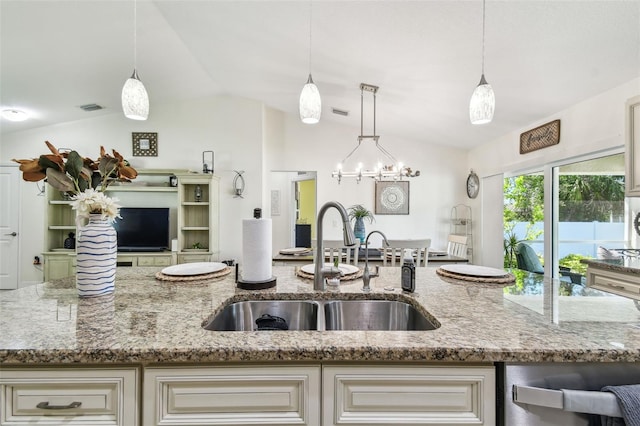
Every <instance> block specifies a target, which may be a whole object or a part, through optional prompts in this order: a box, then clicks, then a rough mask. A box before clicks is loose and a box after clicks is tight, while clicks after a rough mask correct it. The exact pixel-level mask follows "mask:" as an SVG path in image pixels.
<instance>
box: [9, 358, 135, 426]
mask: <svg viewBox="0 0 640 426" xmlns="http://www.w3.org/2000/svg"><path fill="white" fill-rule="evenodd" d="M138 392H139V388H138V369H137V368H133V367H131V368H114V369H106V368H105V369H101V368H100V369H94V368H77V367H74V368H58V369H50V368H29V369H24V368H15V369H13V368H3V369H2V373H1V374H0V401H1V404H2V405H1V406H0V425H2V426H9V425H11V426H17V425H33V424H38V425H60V424H65V425H78V426H80V425H81V426H93V425H101V426H111V425H113V426H135V425H138V424H139V420H138V419H139V413H140V412H139V410H138V405H139V401H138Z"/></svg>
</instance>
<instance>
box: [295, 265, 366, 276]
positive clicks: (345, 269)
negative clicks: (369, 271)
mask: <svg viewBox="0 0 640 426" xmlns="http://www.w3.org/2000/svg"><path fill="white" fill-rule="evenodd" d="M315 267H316V264H315V263H309V264H308V265H304V266H303V267H302V268H300V270H301V271H302V272H306V273H307V274H311V275H313V274H314V273H315ZM324 267H325V268H331V267H333V264H332V263H325V264H324ZM338 269H340V271H342V273H343V274H345V275H351V274H355V273H356V272H358V271H359V270H360V269H358V267H357V266H354V265H348V264H346V263H339V264H338Z"/></svg>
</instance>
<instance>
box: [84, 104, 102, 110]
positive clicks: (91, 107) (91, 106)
mask: <svg viewBox="0 0 640 426" xmlns="http://www.w3.org/2000/svg"><path fill="white" fill-rule="evenodd" d="M80 109H82V110H83V111H97V110H99V109H104V107H103V106H100V105H98V104H86V105H80Z"/></svg>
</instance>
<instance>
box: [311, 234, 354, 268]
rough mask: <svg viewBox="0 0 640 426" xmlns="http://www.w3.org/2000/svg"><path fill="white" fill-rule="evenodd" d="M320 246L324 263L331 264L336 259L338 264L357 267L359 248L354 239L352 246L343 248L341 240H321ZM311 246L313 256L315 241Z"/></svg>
mask: <svg viewBox="0 0 640 426" xmlns="http://www.w3.org/2000/svg"><path fill="white" fill-rule="evenodd" d="M322 245H323V247H324V259H325V260H324V261H325V262H328V263H331V264H333V262H334V260H335V259H336V258H337V259H338V262H339V263H346V264H349V265H355V266H358V249H359V248H360V241H359V240H357V239H356V244H355V245H353V246H345V245H344V241H343V240H323V241H322ZM311 246H312V247H313V249H314V251H313V253H314V256H315V248H316V240H315V239H314V240H313V241H312V242H311ZM314 262H315V259H314Z"/></svg>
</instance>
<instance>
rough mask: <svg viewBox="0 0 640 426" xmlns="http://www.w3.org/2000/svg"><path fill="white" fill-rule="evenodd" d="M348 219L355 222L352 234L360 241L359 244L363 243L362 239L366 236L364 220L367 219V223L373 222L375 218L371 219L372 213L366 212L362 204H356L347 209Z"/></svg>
mask: <svg viewBox="0 0 640 426" xmlns="http://www.w3.org/2000/svg"><path fill="white" fill-rule="evenodd" d="M348 210H349V211H348V213H349V219H350V220H355V223H354V225H353V233H354V234H355V236H356V237H358V239H359V240H360V243H364V239H365V237H366V235H367V233H366V230H365V227H364V219H368V220H369V223H373V222H375V218H374V217H373V213H371V211H370V210H367V209H366V208H365V207H364V206H363V205H362V204H356V205H353V206H351V207H349V209H348Z"/></svg>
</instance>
